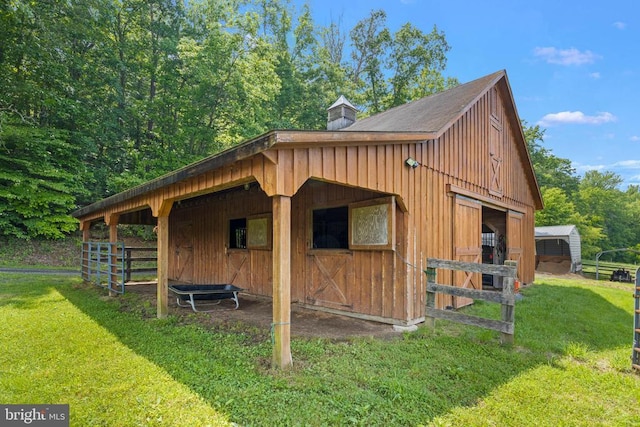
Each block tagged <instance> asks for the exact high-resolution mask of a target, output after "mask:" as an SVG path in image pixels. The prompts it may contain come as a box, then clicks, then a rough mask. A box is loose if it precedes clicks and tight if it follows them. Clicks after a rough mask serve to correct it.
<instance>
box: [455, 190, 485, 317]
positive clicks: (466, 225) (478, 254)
mask: <svg viewBox="0 0 640 427" xmlns="http://www.w3.org/2000/svg"><path fill="white" fill-rule="evenodd" d="M453 233H454V236H453V245H454V259H455V260H456V261H464V262H475V263H481V262H482V204H480V202H478V201H476V200H472V199H468V198H465V197H461V196H457V197H456V199H455V208H454V224H453ZM453 280H454V285H455V286H460V287H463V288H473V289H482V275H481V274H480V273H468V272H464V271H456V272H455V273H454V276H453ZM471 303H473V300H472V299H470V298H465V297H453V301H452V305H453V308H460V307H464V306H465V305H469V304H471Z"/></svg>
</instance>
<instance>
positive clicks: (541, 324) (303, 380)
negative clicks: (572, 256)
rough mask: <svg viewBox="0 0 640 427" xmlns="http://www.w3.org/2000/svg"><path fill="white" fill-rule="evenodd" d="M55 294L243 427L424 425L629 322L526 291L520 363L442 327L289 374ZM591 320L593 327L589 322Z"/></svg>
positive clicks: (311, 360)
mask: <svg viewBox="0 0 640 427" xmlns="http://www.w3.org/2000/svg"><path fill="white" fill-rule="evenodd" d="M47 279H48V278H47ZM57 290H58V291H59V292H60V293H61V294H62V295H63V296H64V297H65V298H66V299H67V300H68V301H69V302H71V303H72V304H74V305H75V306H76V307H78V308H79V309H80V310H81V311H82V312H84V313H85V314H87V315H88V316H90V317H91V318H92V319H94V320H95V321H96V322H97V323H98V324H100V325H101V326H103V327H104V328H105V329H107V330H108V331H110V332H111V333H113V334H114V335H115V336H116V337H118V339H119V340H120V341H121V342H122V343H123V344H124V345H126V346H127V347H129V348H131V349H132V350H133V351H135V352H136V353H138V354H140V355H141V356H143V357H145V358H147V359H148V360H150V361H152V362H154V363H155V364H157V365H158V366H160V367H162V368H163V369H165V370H166V371H167V372H168V373H169V374H170V375H171V376H172V377H173V378H175V379H176V380H177V381H179V382H181V383H183V384H185V385H187V386H188V387H189V388H191V389H192V390H193V391H195V392H196V393H198V394H199V395H200V396H202V397H203V399H205V401H207V402H208V403H209V404H210V405H211V406H213V407H214V408H216V409H217V410H219V411H221V412H225V413H227V414H229V416H230V418H231V419H232V420H233V421H235V422H237V423H239V424H241V425H345V424H355V425H417V424H423V423H428V422H429V420H431V419H433V418H434V417H436V416H439V415H443V414H446V413H448V412H449V411H451V410H452V409H453V408H455V407H458V406H468V405H474V404H476V403H477V402H478V401H479V400H480V399H482V398H483V397H484V396H486V395H487V394H489V393H490V392H491V391H492V390H493V389H495V388H496V387H498V386H500V385H502V384H505V383H507V382H509V381H510V380H511V379H512V378H513V377H514V376H517V375H519V374H520V373H522V372H524V371H526V370H529V369H532V368H534V367H536V366H539V365H540V364H543V363H547V362H548V358H547V357H548V354H547V353H548V352H549V351H556V349H557V350H558V351H561V349H562V343H563V342H567V341H574V342H583V343H585V344H587V345H589V346H590V347H591V348H596V349H605V348H611V347H617V346H619V345H621V344H622V343H623V338H622V337H623V336H628V332H629V329H628V328H626V329H625V333H624V334H623V333H622V329H623V328H622V327H618V326H615V328H614V329H615V330H610V331H609V333H601V331H600V330H599V328H602V327H608V326H611V325H609V323H620V324H624V323H626V324H628V320H629V318H630V316H629V314H628V313H626V312H624V311H623V310H620V309H618V308H617V307H615V306H613V305H612V304H610V303H609V302H608V301H606V300H605V299H604V298H603V297H601V296H599V295H598V294H596V293H594V292H591V291H589V290H586V289H579V288H578V289H574V288H570V287H554V286H540V287H539V289H538V288H536V287H533V288H531V289H529V290H527V292H526V295H525V299H524V300H523V301H521V302H519V303H518V306H517V309H516V315H517V326H516V331H517V332H516V344H517V345H518V347H520V346H522V345H524V346H525V347H526V351H522V349H521V348H511V347H502V346H500V345H499V344H498V343H497V337H496V336H495V335H494V336H493V337H490V338H486V336H484V335H482V336H480V335H478V336H474V335H473V333H472V334H471V335H469V334H468V333H466V332H464V333H457V332H456V331H459V330H460V329H458V327H457V325H456V327H453V328H451V329H449V328H447V327H446V325H445V326H444V327H439V328H436V330H435V331H432V330H430V329H427V328H420V329H419V331H418V332H416V333H413V334H409V335H406V336H405V337H404V339H401V340H392V341H383V340H374V339H360V340H354V341H351V342H341V343H330V342H327V341H320V340H294V341H293V342H292V348H293V354H294V363H295V366H294V368H293V369H292V370H290V371H285V372H271V371H269V369H268V363H269V358H270V355H271V343H270V342H269V341H268V340H266V341H265V342H256V341H255V337H252V336H251V335H250V334H244V333H242V332H240V331H239V330H238V329H236V331H235V333H221V332H216V331H211V330H206V329H204V328H203V327H199V326H198V325H192V324H190V325H180V324H179V321H178V319H177V318H175V317H169V318H168V319H164V320H158V319H148V318H147V319H144V318H142V317H141V316H140V315H139V313H138V314H136V313H131V312H123V311H121V309H120V307H121V302H122V301H121V300H111V301H103V300H102V299H101V298H99V295H100V292H99V291H98V290H95V291H92V290H91V289H90V288H88V287H82V286H75V287H74V286H69V285H62V286H58V287H57ZM25 298H27V297H25ZM587 309H589V312H590V313H597V315H594V316H587V315H586V314H585V313H584V312H585V311H586V310H587ZM598 317H600V318H599V319H598ZM463 330H465V331H466V329H464V328H463ZM483 337H484V338H483ZM523 343H524V344H523ZM545 343H546V344H545ZM89 345H90V344H89ZM550 347H551V348H550Z"/></svg>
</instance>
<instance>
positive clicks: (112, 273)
mask: <svg viewBox="0 0 640 427" xmlns="http://www.w3.org/2000/svg"><path fill="white" fill-rule="evenodd" d="M118 219H119V215H117V214H113V215H110V216H109V219H108V221H109V222H108V224H107V225H109V252H110V253H111V256H110V257H109V264H111V268H110V269H109V277H107V283H108V286H109V296H110V297H114V296H116V295H118V293H117V292H115V291H114V289H113V287H114V282H116V283H117V277H118V267H117V263H118V256H117V252H118V250H117V245H116V243H117V242H118ZM122 286H124V284H122Z"/></svg>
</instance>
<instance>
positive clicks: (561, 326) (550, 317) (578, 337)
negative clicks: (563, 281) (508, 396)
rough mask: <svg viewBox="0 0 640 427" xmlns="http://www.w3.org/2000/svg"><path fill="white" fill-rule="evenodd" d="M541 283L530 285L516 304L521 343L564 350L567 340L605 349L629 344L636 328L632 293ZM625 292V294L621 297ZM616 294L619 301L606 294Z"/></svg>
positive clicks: (532, 347) (590, 347)
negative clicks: (612, 300) (627, 309)
mask: <svg viewBox="0 0 640 427" xmlns="http://www.w3.org/2000/svg"><path fill="white" fill-rule="evenodd" d="M594 289H597V291H598V292H595V291H594V290H591V289H588V288H586V287H571V286H558V285H553V284H541V285H536V286H533V287H531V288H530V289H527V291H526V293H525V298H524V299H523V300H522V301H520V302H518V304H517V305H516V322H517V323H516V325H517V326H516V331H517V335H516V336H517V337H521V338H522V339H521V340H520V343H521V345H526V346H527V347H529V348H531V349H535V350H540V351H553V352H558V353H563V352H564V351H565V348H566V346H567V344H569V343H579V344H582V345H584V346H586V347H587V348H589V349H590V350H594V351H603V350H610V349H615V348H619V347H623V346H626V345H628V346H629V347H630V346H631V341H630V337H631V336H632V329H633V316H632V314H631V312H630V311H631V307H632V305H633V297H632V294H631V292H628V295H627V293H626V292H624V291H620V290H611V289H606V288H594ZM621 295H622V297H621ZM609 297H611V298H615V299H616V300H617V302H618V303H619V305H621V306H627V305H628V307H629V311H626V310H624V309H623V308H620V307H619V306H617V305H614V304H612V303H611V302H609V301H608V299H607V298H609Z"/></svg>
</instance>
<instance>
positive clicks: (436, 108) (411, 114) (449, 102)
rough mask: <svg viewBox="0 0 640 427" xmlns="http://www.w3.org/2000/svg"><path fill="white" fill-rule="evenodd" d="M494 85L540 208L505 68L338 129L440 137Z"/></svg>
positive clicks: (541, 204) (535, 181) (540, 199)
mask: <svg viewBox="0 0 640 427" xmlns="http://www.w3.org/2000/svg"><path fill="white" fill-rule="evenodd" d="M494 86H497V88H498V90H499V91H500V93H501V94H502V100H503V102H504V103H505V111H506V119H507V120H508V121H509V123H510V125H511V128H512V129H513V130H514V132H515V135H514V138H515V139H516V141H515V142H516V148H517V149H518V152H519V153H520V156H521V159H522V161H523V165H524V167H523V169H524V174H525V176H526V177H527V180H528V182H529V184H530V188H531V193H532V195H533V198H534V203H535V206H536V208H537V209H542V208H543V207H544V203H543V201H542V193H540V187H539V186H538V180H537V179H536V175H535V172H534V170H533V163H532V162H531V156H530V155H529V150H528V148H527V141H526V139H525V136H524V133H523V131H522V123H521V122H520V116H519V115H518V110H517V109H516V104H515V101H514V99H513V93H512V92H511V86H510V85H509V80H508V78H507V72H506V71H505V70H500V71H496V72H495V73H492V74H489V75H486V76H484V77H480V78H479V79H476V80H473V81H470V82H468V83H465V84H461V85H459V86H456V87H454V88H451V89H448V90H445V91H443V92H438V93H436V94H433V95H430V96H427V97H425V98H421V99H418V100H416V101H412V102H408V103H406V104H403V105H399V106H397V107H394V108H391V109H389V110H386V111H384V112H382V113H378V114H375V115H373V116H369V117H367V118H364V119H361V120H358V121H356V122H355V123H354V124H352V125H351V126H349V127H347V128H344V129H342V132H355V131H359V132H408V131H411V132H422V133H430V134H432V135H434V138H438V137H440V136H441V135H442V134H443V133H444V132H445V131H446V130H447V129H449V128H450V127H451V126H452V125H453V123H454V122H455V121H456V120H458V119H460V117H462V115H463V114H464V113H465V112H466V111H467V110H469V109H470V108H471V107H473V106H474V105H475V103H476V102H477V101H478V100H479V99H480V98H481V97H482V96H483V95H484V94H485V93H487V91H489V90H490V89H491V88H492V87H494Z"/></svg>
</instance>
